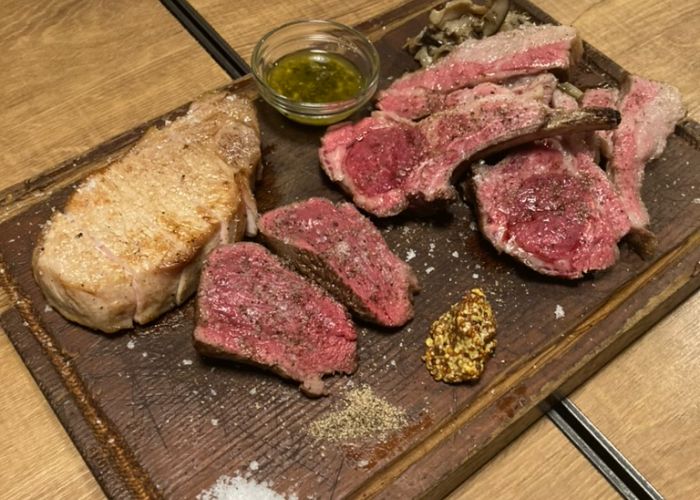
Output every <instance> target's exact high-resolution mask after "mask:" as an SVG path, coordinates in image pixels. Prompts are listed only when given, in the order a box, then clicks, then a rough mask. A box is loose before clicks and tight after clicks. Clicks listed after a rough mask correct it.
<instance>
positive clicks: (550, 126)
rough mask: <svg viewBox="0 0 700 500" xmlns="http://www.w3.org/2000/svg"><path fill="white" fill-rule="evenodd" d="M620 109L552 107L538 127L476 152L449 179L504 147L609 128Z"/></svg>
mask: <svg viewBox="0 0 700 500" xmlns="http://www.w3.org/2000/svg"><path fill="white" fill-rule="evenodd" d="M620 118H621V117H620V112H619V111H618V110H616V109H612V108H581V109H577V110H574V111H570V110H563V109H562V110H559V109H554V110H553V111H552V113H551V114H550V115H549V118H548V119H547V121H545V122H544V124H543V125H542V126H541V127H540V128H538V129H537V130H535V131H533V132H531V133H529V134H523V135H520V136H517V137H513V138H512V139H509V140H507V141H504V142H501V143H498V144H495V145H493V146H491V147H488V148H486V149H484V150H482V151H480V152H478V153H476V154H475V155H474V156H473V157H472V158H470V159H469V160H470V161H469V162H465V163H463V164H462V165H460V166H459V167H458V168H456V169H455V171H454V173H453V175H452V180H453V182H457V181H459V180H460V179H461V178H462V177H463V176H464V175H465V173H466V172H467V171H468V170H469V169H470V165H472V164H473V163H475V162H477V161H479V160H483V159H484V158H486V157H488V156H490V155H492V154H494V153H497V152H499V151H503V150H505V149H509V148H512V147H514V146H519V145H521V144H527V143H528V142H532V141H536V140H539V139H546V138H547V137H553V136H555V135H566V134H571V133H578V132H588V131H591V130H612V129H614V128H617V126H618V125H619V124H620Z"/></svg>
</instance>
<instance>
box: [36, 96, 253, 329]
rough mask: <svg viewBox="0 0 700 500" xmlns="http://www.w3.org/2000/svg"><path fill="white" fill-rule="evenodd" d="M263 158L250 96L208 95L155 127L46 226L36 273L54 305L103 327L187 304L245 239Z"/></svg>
mask: <svg viewBox="0 0 700 500" xmlns="http://www.w3.org/2000/svg"><path fill="white" fill-rule="evenodd" d="M259 160H260V143H259V130H258V124H257V119H256V116H255V111H254V108H253V106H252V103H251V101H250V100H249V99H247V98H245V97H241V96H235V95H227V94H225V93H213V94H209V95H206V96H204V97H202V98H201V99H200V100H198V101H195V102H194V103H193V104H192V105H191V107H190V109H189V111H188V113H187V114H186V115H184V116H182V117H180V118H178V119H176V120H175V121H173V122H171V123H169V124H167V125H166V126H164V127H163V128H161V129H152V130H149V131H148V132H147V133H146V134H145V135H144V136H143V138H142V139H141V140H140V141H139V142H138V143H137V144H136V145H135V146H134V147H133V148H132V149H131V150H130V151H129V152H128V153H126V155H124V156H123V157H122V158H120V159H119V160H117V161H115V162H114V163H112V164H110V165H109V166H108V167H106V168H105V169H103V170H100V171H98V172H96V173H95V174H92V175H90V176H89V177H88V178H87V179H85V181H83V182H82V183H81V184H80V186H78V188H77V189H76V190H75V192H74V193H73V194H72V195H71V196H70V198H69V199H68V201H67V203H66V205H65V208H64V210H63V212H56V213H55V214H54V215H53V217H52V218H51V220H50V221H48V223H47V224H46V226H45V227H44V230H43V231H42V234H41V236H40V239H39V242H38V244H37V246H36V248H35V251H34V256H33V271H34V276H35V278H36V280H37V282H38V283H39V285H40V287H41V289H42V291H43V292H44V295H45V296H46V298H47V301H48V302H49V304H51V306H53V307H54V308H55V309H57V310H58V311H59V312H60V313H61V314H63V315H64V316H65V317H66V318H68V319H71V320H73V321H75V322H78V323H81V324H83V325H85V326H89V327H91V328H94V329H97V330H102V331H104V332H114V331H117V330H121V329H124V328H130V327H132V326H133V324H134V323H139V324H144V323H147V322H149V321H151V320H153V319H155V318H156V317H158V316H159V315H160V314H162V313H163V312H165V311H167V310H168V309H170V308H172V307H173V306H175V305H178V304H181V303H182V302H183V301H185V300H186V299H187V298H188V297H189V296H190V295H191V294H192V293H193V292H194V290H195V289H196V287H197V282H198V279H199V271H200V268H201V265H202V261H203V260H204V258H205V257H206V255H207V254H208V253H209V251H211V250H212V249H213V248H214V247H215V246H217V245H218V244H220V243H225V242H230V241H236V240H239V239H241V238H242V236H243V231H244V228H245V223H246V220H245V219H246V211H248V212H249V213H254V211H255V207H254V206H250V204H251V203H252V195H251V194H250V191H251V187H250V185H251V182H253V181H252V179H254V175H255V169H256V167H257V165H258V163H259ZM246 201H247V202H248V203H247V205H248V206H247V205H246Z"/></svg>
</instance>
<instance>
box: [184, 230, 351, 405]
mask: <svg viewBox="0 0 700 500" xmlns="http://www.w3.org/2000/svg"><path fill="white" fill-rule="evenodd" d="M356 339H357V335H356V332H355V328H354V326H353V324H352V322H351V321H350V319H349V317H348V314H347V312H346V310H345V309H344V308H343V306H341V305H340V304H339V303H337V302H336V301H335V300H334V299H333V298H332V297H331V296H330V295H328V294H327V293H326V292H324V291H323V290H322V289H321V288H319V287H318V286H316V285H315V284H313V283H310V282H308V281H306V280H305V279H304V278H302V277H301V276H299V275H298V274H296V273H295V272H293V271H290V270H289V269H287V268H286V267H284V266H283V265H282V263H281V262H280V261H279V259H278V258H277V257H275V256H274V255H272V254H271V253H270V252H268V251H267V250H266V249H265V248H264V247H262V246H261V245H258V244H256V243H242V242H241V243H235V244H232V245H222V246H220V247H218V248H216V249H215V250H214V251H213V252H212V253H211V254H210V255H209V258H208V259H207V261H206V263H205V265H204V269H203V271H202V279H201V281H200V284H199V292H198V294H197V326H196V327H195V330H194V345H195V347H196V349H197V351H199V352H200V353H201V354H204V355H207V356H214V357H219V358H226V359H233V360H236V361H240V362H244V363H249V364H253V365H257V366H261V367H264V368H267V369H269V370H272V371H273V372H275V373H277V374H279V375H281V376H282V377H286V378H290V379H292V380H295V381H298V382H301V387H300V389H301V390H302V391H303V392H304V393H305V394H307V395H309V396H320V395H323V394H324V392H325V388H324V383H323V381H322V377H323V376H324V375H327V374H333V373H336V372H340V373H348V374H350V373H352V372H353V371H355V368H356V365H357V363H356V349H355V347H356Z"/></svg>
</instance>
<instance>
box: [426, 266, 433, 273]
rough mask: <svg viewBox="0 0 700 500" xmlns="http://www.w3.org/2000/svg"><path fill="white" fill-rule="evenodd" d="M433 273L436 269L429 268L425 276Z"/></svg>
mask: <svg viewBox="0 0 700 500" xmlns="http://www.w3.org/2000/svg"><path fill="white" fill-rule="evenodd" d="M433 271H435V268H434V267H428V268H427V269H426V270H425V274H430V273H432V272H433Z"/></svg>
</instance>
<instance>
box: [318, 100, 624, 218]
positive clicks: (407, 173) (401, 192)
mask: <svg viewBox="0 0 700 500" xmlns="http://www.w3.org/2000/svg"><path fill="white" fill-rule="evenodd" d="M602 111H604V110H601V112H595V113H590V112H589V111H587V110H580V111H579V110H577V111H575V112H573V113H568V112H558V111H556V110H552V108H550V107H549V106H546V105H544V104H542V103H539V102H537V101H535V100H532V99H528V98H526V97H523V96H517V95H514V94H513V93H512V92H509V91H504V92H502V93H499V94H497V95H490V96H484V97H481V98H479V99H476V100H473V101H471V102H470V103H467V104H464V105H461V106H458V107H455V108H450V109H448V110H445V111H441V112H438V113H434V114H432V115H430V116H429V117H427V118H425V119H424V120H421V121H420V122H412V121H410V120H406V119H404V118H401V117H398V116H396V115H394V114H392V113H385V112H381V111H379V112H375V113H373V114H372V115H371V116H370V117H367V118H365V119H363V120H361V121H360V122H358V123H356V124H350V123H345V124H341V125H337V126H335V127H331V128H329V129H328V131H327V132H326V134H325V135H324V136H323V138H322V139H321V149H320V151H319V157H320V160H321V166H322V167H323V169H324V170H325V172H326V174H328V176H329V177H330V179H331V180H333V181H334V182H337V183H339V184H340V185H341V186H342V187H343V189H344V190H345V191H347V192H348V193H349V194H350V195H351V196H352V199H353V202H354V203H355V204H356V205H357V206H358V207H360V208H362V209H363V210H366V211H367V212H370V213H372V214H374V215H376V216H378V217H388V216H392V215H396V214H398V213H400V212H402V211H403V210H405V209H406V208H408V207H409V206H414V207H422V206H425V205H426V204H430V203H434V202H437V201H450V200H453V199H454V198H455V197H456V191H455V189H454V187H453V186H452V181H453V179H455V178H456V177H458V176H459V175H460V173H461V170H462V169H460V168H458V167H459V166H460V165H466V162H467V161H468V160H473V159H474V158H475V157H476V156H478V155H481V154H486V153H487V152H491V151H493V150H494V149H496V148H499V147H505V146H509V145H512V144H514V143H520V144H522V143H525V142H530V141H532V140H534V139H537V138H542V137H549V136H552V135H557V134H560V133H564V132H566V131H569V130H571V129H572V127H573V128H574V129H575V130H582V131H584V130H592V129H598V128H605V127H608V128H609V127H613V126H616V125H617V121H618V120H619V116H618V114H617V112H616V111H614V110H608V111H610V112H611V113H604V112H602Z"/></svg>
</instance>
